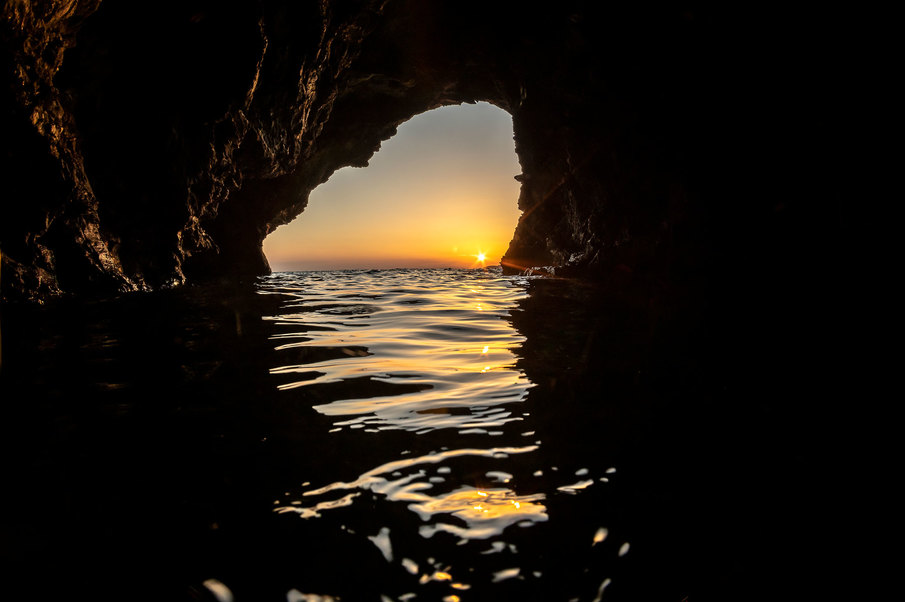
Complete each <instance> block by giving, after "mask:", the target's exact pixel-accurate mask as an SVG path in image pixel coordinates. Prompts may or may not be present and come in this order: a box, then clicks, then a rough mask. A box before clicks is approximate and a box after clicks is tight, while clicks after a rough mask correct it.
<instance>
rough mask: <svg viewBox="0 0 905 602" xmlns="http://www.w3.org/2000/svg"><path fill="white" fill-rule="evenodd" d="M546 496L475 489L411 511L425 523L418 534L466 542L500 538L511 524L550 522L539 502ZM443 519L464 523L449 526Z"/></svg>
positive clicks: (431, 500)
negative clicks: (443, 535) (442, 535)
mask: <svg viewBox="0 0 905 602" xmlns="http://www.w3.org/2000/svg"><path fill="white" fill-rule="evenodd" d="M543 499H544V495H543V494H534V495H523V496H519V495H516V494H515V492H513V491H512V490H510V489H485V490H480V489H473V488H469V487H465V488H462V489H458V490H456V491H453V492H451V493H449V494H447V495H444V496H437V497H434V498H430V499H429V500H426V501H424V502H422V503H420V504H414V505H412V506H410V507H409V508H410V509H411V510H413V511H415V512H416V513H418V514H419V515H420V516H421V518H422V519H423V520H425V521H432V522H430V523H429V524H426V525H422V526H421V527H420V528H419V530H418V532H419V533H420V534H421V536H422V537H425V538H430V537H433V536H434V535H435V534H436V533H438V532H444V533H450V534H452V535H456V536H457V537H461V538H463V539H469V540H473V539H488V538H490V537H493V536H495V535H500V534H501V533H502V532H503V531H504V530H505V529H506V528H507V527H509V526H511V525H516V524H518V525H523V524H524V523H527V524H528V525H533V524H535V523H539V522H544V521H546V520H547V508H546V506H544V505H543V504H541V503H540V502H541V501H543ZM444 516H452V517H455V518H456V519H458V521H461V522H464V523H465V526H462V525H461V524H459V522H458V521H457V522H456V523H449V522H445V521H444V520H443V517H444Z"/></svg>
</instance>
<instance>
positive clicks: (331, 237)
mask: <svg viewBox="0 0 905 602" xmlns="http://www.w3.org/2000/svg"><path fill="white" fill-rule="evenodd" d="M520 172H521V169H520V167H519V164H518V159H517V158H516V155H515V145H514V142H513V139H512V118H511V117H510V115H509V114H508V113H506V112H505V111H503V110H501V109H498V108H497V107H494V106H492V105H489V104H486V103H479V104H477V105H460V106H450V107H443V108H440V109H436V110H434V111H430V112H428V113H423V114H421V115H418V116H416V117H414V118H412V119H411V120H410V121H408V122H406V123H404V124H403V125H401V126H400V127H399V132H398V133H397V134H396V135H395V136H394V137H393V138H391V139H390V140H387V141H386V142H384V143H383V145H382V146H381V149H380V151H379V152H378V153H377V154H375V155H374V156H373V157H372V158H371V161H370V165H369V166H368V167H366V168H351V167H347V168H344V169H341V170H339V171H337V172H336V173H334V174H333V176H332V177H331V178H330V180H329V181H328V182H327V183H325V184H322V185H321V186H320V187H318V188H317V189H315V190H314V191H313V192H312V193H311V197H310V199H309V203H308V208H307V209H305V212H304V213H302V215H301V216H300V217H299V218H297V219H296V220H295V221H293V222H292V223H291V224H287V225H285V226H281V227H280V228H278V229H277V230H276V232H274V233H273V234H271V235H270V236H268V237H267V239H266V240H265V241H264V253H265V254H266V255H267V258H268V260H269V261H270V265H271V267H272V268H273V270H274V271H290V270H323V269H349V268H392V267H472V266H476V265H480V264H476V258H475V256H476V255H477V254H478V253H484V254H486V264H487V265H497V264H499V262H500V257H501V256H502V255H503V253H505V252H506V248H507V247H508V245H509V241H510V240H511V239H512V233H513V231H514V230H515V225H516V222H517V221H518V216H519V211H518V207H517V200H518V193H519V183H518V182H516V181H515V180H514V179H513V176H515V175H517V174H519V173H520Z"/></svg>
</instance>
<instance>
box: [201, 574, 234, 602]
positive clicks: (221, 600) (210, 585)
mask: <svg viewBox="0 0 905 602" xmlns="http://www.w3.org/2000/svg"><path fill="white" fill-rule="evenodd" d="M203 585H204V587H205V588H207V590H208V591H209V592H210V593H212V594H213V595H214V597H215V598H216V599H217V602H233V593H232V591H230V589H229V588H228V587H226V585H224V584H223V583H221V582H220V581H218V580H216V579H207V580H206V581H205V582H204V583H203Z"/></svg>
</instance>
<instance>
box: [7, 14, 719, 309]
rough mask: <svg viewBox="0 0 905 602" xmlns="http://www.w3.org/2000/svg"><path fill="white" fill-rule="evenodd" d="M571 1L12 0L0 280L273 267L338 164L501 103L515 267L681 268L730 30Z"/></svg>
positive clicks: (45, 291) (700, 249) (83, 280)
mask: <svg viewBox="0 0 905 602" xmlns="http://www.w3.org/2000/svg"><path fill="white" fill-rule="evenodd" d="M603 4H608V3H587V2H579V1H569V0H566V1H562V2H556V3H543V4H541V5H533V6H532V7H528V5H526V4H524V3H523V2H494V3H486V2H445V1H442V2H430V3H426V2H421V1H417V0H381V1H378V0H358V1H345V2H339V1H334V0H322V1H319V2H315V1H310V2H296V1H289V0H285V1H281V0H258V1H255V0H248V1H246V2H238V3H229V4H228V5H226V4H224V3H220V2H214V1H206V0H188V1H176V0H170V1H163V2H161V1H153V2H152V1H149V0H135V1H130V2H112V1H109V0H106V1H105V0H11V1H10V2H7V3H6V4H5V6H4V8H3V19H4V20H3V29H2V44H3V52H4V59H5V60H4V72H3V81H4V86H3V88H2V90H0V92H2V98H3V100H2V102H3V111H4V115H3V120H4V136H3V141H2V147H3V167H2V169H3V172H2V177H3V187H4V191H3V196H4V200H3V220H2V223H0V250H2V257H3V260H2V261H3V264H2V265H3V272H4V276H3V279H2V285H3V295H4V298H8V299H14V298H27V299H38V300H40V299H43V298H47V297H49V296H53V295H55V294H60V293H63V292H74V293H85V294H109V293H115V292H120V291H132V290H142V289H156V288H162V287H168V286H173V285H178V284H182V283H185V282H187V281H198V280H203V279H207V278H216V277H222V276H231V277H244V276H249V275H255V274H261V273H266V272H267V271H268V269H269V268H268V266H267V261H266V258H265V257H264V256H263V253H262V251H261V242H262V241H263V239H264V237H265V236H266V235H267V234H268V233H270V232H272V231H273V230H274V228H276V227H277V226H278V225H280V224H283V223H286V222H288V221H290V220H292V219H294V218H295V217H296V216H298V215H299V214H300V213H301V212H303V211H304V209H305V206H306V204H307V199H308V194H309V192H310V191H311V190H312V189H314V188H315V187H316V186H317V185H319V184H320V183H322V182H324V181H326V180H327V178H329V176H330V175H331V174H332V173H333V172H334V171H335V170H337V169H339V168H341V167H344V166H348V165H355V166H363V165H366V164H367V161H368V159H369V158H370V156H371V155H372V154H373V153H374V152H375V151H376V150H377V149H378V148H379V146H380V143H381V142H382V141H384V140H386V139H388V138H390V137H391V136H392V135H393V134H394V133H395V131H396V128H397V127H398V126H399V125H400V124H401V123H403V122H404V121H406V120H407V119H409V118H411V117H412V116H413V115H416V114H418V113H421V112H424V111H427V110H430V109H433V108H436V107H440V106H443V105H448V104H456V103H462V102H475V101H487V102H490V103H493V104H495V105H497V106H499V107H501V108H503V109H505V110H506V111H508V112H510V113H511V114H512V116H513V124H514V131H515V139H516V151H517V153H518V156H519V160H520V163H521V166H522V171H523V173H522V175H520V176H519V177H518V179H519V180H520V182H521V194H520V196H519V199H518V203H519V207H520V209H521V210H522V211H523V215H522V217H521V219H520V221H519V224H518V227H517V229H516V231H515V233H514V237H513V240H512V243H511V245H510V247H509V250H508V252H507V253H506V256H505V258H504V259H503V264H504V267H505V268H506V269H507V270H509V271H521V270H525V269H528V268H532V267H536V266H548V267H550V269H549V270H548V271H552V272H553V273H557V274H563V273H565V274H572V273H585V274H586V273H593V274H596V275H600V276H604V277H609V276H612V275H616V276H617V277H618V276H619V275H625V274H635V275H638V274H646V275H651V276H652V277H654V278H659V279H666V280H669V279H671V278H674V277H675V276H674V274H675V273H679V272H682V271H688V270H691V271H693V269H694V268H693V266H695V265H696V264H697V262H698V261H699V259H700V257H701V256H702V253H704V252H705V247H706V245H707V244H708V243H707V240H708V238H707V232H708V225H707V222H708V220H709V219H710V216H711V213H710V211H711V209H712V207H711V205H710V204H709V203H712V202H713V201H712V200H710V199H708V197H706V195H704V194H702V182H704V181H706V179H707V178H709V177H713V171H712V170H713V167H714V163H713V161H714V160H715V159H714V158H715V157H716V156H717V155H718V154H719V153H720V152H722V151H721V149H718V148H715V147H716V143H715V142H714V135H715V134H716V133H718V132H719V131H720V130H721V128H722V124H721V123H720V119H721V118H723V117H725V116H726V115H727V114H729V112H730V110H729V109H726V108H725V107H720V106H716V104H715V101H717V100H718V99H717V98H715V97H714V93H715V92H716V91H718V90H719V89H720V88H721V86H722V83H721V82H720V81H719V79H718V78H719V74H720V69H721V67H722V66H723V62H722V61H723V59H722V56H721V54H720V51H719V47H718V46H715V44H718V43H720V42H721V41H724V40H725V39H726V38H727V37H729V36H730V35H731V32H730V33H729V34H726V33H725V32H724V31H723V30H721V29H718V28H717V27H716V25H715V23H714V19H715V17H714V16H713V15H712V14H709V13H706V12H703V11H699V10H695V9H692V8H672V9H662V8H657V9H654V8H652V7H634V8H632V7H612V6H601V5H603Z"/></svg>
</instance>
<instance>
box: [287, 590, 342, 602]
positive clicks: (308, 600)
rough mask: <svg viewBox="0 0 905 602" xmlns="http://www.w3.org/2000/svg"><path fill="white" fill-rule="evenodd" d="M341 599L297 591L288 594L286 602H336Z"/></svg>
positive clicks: (290, 591)
mask: <svg viewBox="0 0 905 602" xmlns="http://www.w3.org/2000/svg"><path fill="white" fill-rule="evenodd" d="M337 600H339V598H334V597H333V596H322V595H319V594H306V593H303V592H300V591H299V590H297V589H291V590H289V591H288V592H286V602H336V601H337Z"/></svg>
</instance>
